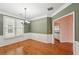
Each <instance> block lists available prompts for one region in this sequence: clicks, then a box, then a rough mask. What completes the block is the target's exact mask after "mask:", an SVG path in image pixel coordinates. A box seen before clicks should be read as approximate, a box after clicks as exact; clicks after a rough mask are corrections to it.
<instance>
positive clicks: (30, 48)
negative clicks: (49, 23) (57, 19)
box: [0, 39, 73, 55]
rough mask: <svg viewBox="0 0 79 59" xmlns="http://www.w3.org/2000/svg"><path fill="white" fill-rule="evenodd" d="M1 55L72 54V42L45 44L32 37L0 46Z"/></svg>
mask: <svg viewBox="0 0 79 59" xmlns="http://www.w3.org/2000/svg"><path fill="white" fill-rule="evenodd" d="M0 54H1V55H72V54H73V49H72V43H67V42H65V43H56V44H50V43H49V44H47V43H42V42H39V41H35V40H32V39H29V40H25V41H22V42H18V43H15V44H11V45H7V46H4V47H0Z"/></svg>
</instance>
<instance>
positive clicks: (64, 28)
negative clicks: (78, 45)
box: [58, 15, 73, 43]
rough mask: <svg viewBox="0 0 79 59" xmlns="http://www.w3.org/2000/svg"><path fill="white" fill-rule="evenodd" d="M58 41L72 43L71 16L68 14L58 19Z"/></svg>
mask: <svg viewBox="0 0 79 59" xmlns="http://www.w3.org/2000/svg"><path fill="white" fill-rule="evenodd" d="M58 23H59V31H60V33H59V36H60V38H59V39H60V42H70V43H73V16H72V15H69V16H66V17H63V18H61V19H59V20H58Z"/></svg>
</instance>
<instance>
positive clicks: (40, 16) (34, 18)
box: [30, 15, 47, 21]
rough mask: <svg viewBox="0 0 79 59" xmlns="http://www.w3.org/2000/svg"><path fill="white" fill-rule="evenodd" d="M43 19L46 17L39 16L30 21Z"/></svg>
mask: <svg viewBox="0 0 79 59" xmlns="http://www.w3.org/2000/svg"><path fill="white" fill-rule="evenodd" d="M44 17H47V15H44V16H40V17H35V18H33V19H31V20H30V21H33V20H38V19H40V18H44Z"/></svg>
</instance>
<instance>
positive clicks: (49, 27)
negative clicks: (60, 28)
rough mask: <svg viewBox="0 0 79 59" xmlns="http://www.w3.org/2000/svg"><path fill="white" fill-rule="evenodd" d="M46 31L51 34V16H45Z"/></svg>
mask: <svg viewBox="0 0 79 59" xmlns="http://www.w3.org/2000/svg"><path fill="white" fill-rule="evenodd" d="M47 33H48V34H52V18H51V17H47Z"/></svg>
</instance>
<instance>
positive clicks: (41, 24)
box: [30, 17, 47, 34]
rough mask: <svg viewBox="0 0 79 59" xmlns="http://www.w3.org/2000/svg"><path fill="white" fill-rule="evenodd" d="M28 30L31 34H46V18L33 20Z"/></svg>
mask: <svg viewBox="0 0 79 59" xmlns="http://www.w3.org/2000/svg"><path fill="white" fill-rule="evenodd" d="M30 29H31V32H32V33H42V34H47V17H45V18H40V19H38V20H33V21H32V22H31V28H30Z"/></svg>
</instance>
